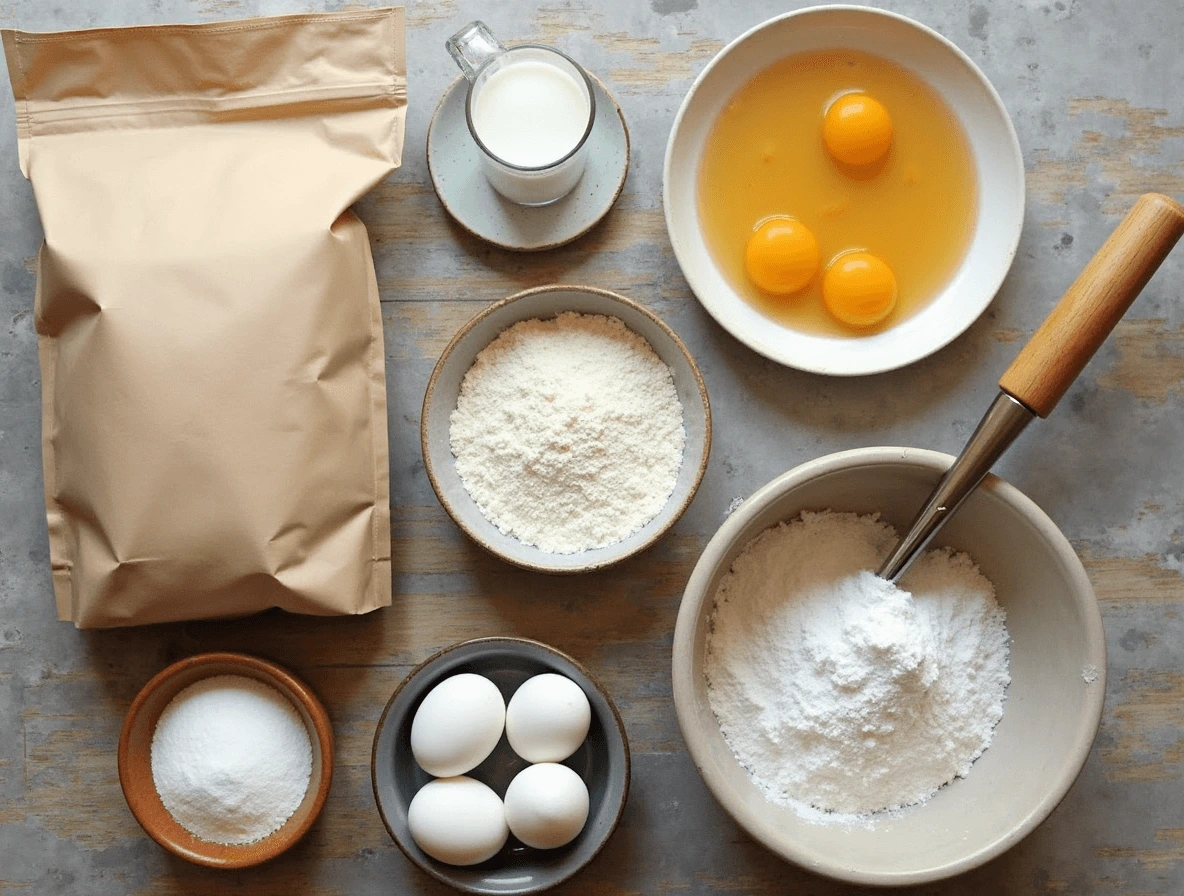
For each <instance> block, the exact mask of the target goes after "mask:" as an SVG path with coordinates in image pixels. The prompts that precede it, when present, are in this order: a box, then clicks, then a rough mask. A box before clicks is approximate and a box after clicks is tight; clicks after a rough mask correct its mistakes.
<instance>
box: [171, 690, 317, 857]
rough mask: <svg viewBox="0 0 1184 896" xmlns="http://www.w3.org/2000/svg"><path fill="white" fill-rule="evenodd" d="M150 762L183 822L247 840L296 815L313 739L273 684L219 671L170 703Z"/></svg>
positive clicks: (207, 836)
mask: <svg viewBox="0 0 1184 896" xmlns="http://www.w3.org/2000/svg"><path fill="white" fill-rule="evenodd" d="M151 763H152V781H153V783H154V784H155V785H156V791H157V793H159V794H160V801H161V802H162V803H164V807H165V808H166V809H168V810H169V814H170V815H172V816H173V818H174V819H176V821H177V823H178V824H180V825H181V827H183V828H185V830H187V831H189V833H191V834H193V835H194V836H195V837H198V838H200V839H202V840H208V841H210V842H212V843H223V844H237V845H242V844H246V843H253V842H255V841H256V840H261V839H262V838H264V837H266V836H267V835H268V834H270V833H272V832H273V831H276V830H278V829H279V828H280V826H281V825H283V823H284V822H285V821H287V820H288V819H289V818H291V817H292V813H293V812H295V811H296V808H297V807H298V806H299V805H300V803H301V801H302V800H303V799H304V794H305V792H306V791H307V790H308V785H309V780H310V778H311V776H312V742H311V741H310V740H309V737H308V729H307V728H306V727H305V725H304V721H303V720H302V719H301V717H300V714H299V713H298V712H297V711H296V708H295V707H294V706H292V704H291V703H290V702H289V701H288V699H287V698H286V697H285V696H284V695H283V694H281V693H280V692H279V691H277V690H276V689H275V688H273V687H271V686H270V685H266V684H263V683H262V682H259V681H256V680H255V679H253V678H247V677H245V676H242V675H216V676H213V677H212V678H206V679H202V680H201V681H199V682H197V683H196V684H191V685H190V686H189V687H187V688H185V689H184V690H183V691H181V692H180V693H179V694H177V696H176V697H174V698H173V699H172V700H171V701H170V702H169V705H168V706H166V707H165V709H164V712H162V713H161V714H160V720H159V721H158V722H157V723H156V729H155V730H154V731H153V734H152V752H151Z"/></svg>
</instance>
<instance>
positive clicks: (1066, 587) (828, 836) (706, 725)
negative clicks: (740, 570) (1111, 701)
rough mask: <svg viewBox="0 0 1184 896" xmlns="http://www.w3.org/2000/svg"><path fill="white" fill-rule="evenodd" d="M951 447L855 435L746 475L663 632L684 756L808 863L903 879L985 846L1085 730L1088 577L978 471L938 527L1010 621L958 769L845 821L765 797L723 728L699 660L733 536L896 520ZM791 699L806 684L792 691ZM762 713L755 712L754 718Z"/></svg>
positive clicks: (1042, 797)
mask: <svg viewBox="0 0 1184 896" xmlns="http://www.w3.org/2000/svg"><path fill="white" fill-rule="evenodd" d="M952 460H953V458H952V457H950V456H949V455H945V454H940V453H938V452H934V451H923V450H919V449H912V448H863V449H857V450H853V451H845V452H840V453H838V454H832V455H828V456H826V457H823V458H820V459H818V460H815V461H811V462H809V463H806V464H803V465H802V466H800V467H797V468H795V469H793V470H791V471H789V472H788V473H785V474H784V475H782V476H780V477H779V478H777V479H775V480H773V481H772V482H770V483H769V484H768V485H766V486H764V487H763V488H761V489H758V490H757V491H756V492H755V493H754V494H753V495H752V496H751V497H750V498H748V500H747V501H745V502H744V503H743V504H742V505H741V506H740V507H739V508H738V509H737V510H736V511H735V512H734V513H733V514H732V515H731V516H730V517H729V518H728V519H727V521H726V522H725V523H724V525H723V526H722V527H720V529H719V531H718V532H717V533H716V534H715V536H714V537H713V538H712V539H711V541H710V543H709V544H708V546H707V548H706V549H705V550H704V552H703V554H702V556H701V557H700V559H699V562H698V563H697V564H696V566H695V569H694V571H693V572H692V574H691V578H690V580H689V581H688V583H687V588H686V591H685V593H684V596H683V600H682V605H681V607H680V609H679V614H678V621H677V624H676V627H675V633H674V651H673V685H674V702H675V708H676V710H677V713H678V720H679V725H680V727H681V729H682V733H683V737H684V739H685V740H686V743H687V748H688V750H689V752H690V754H691V757H692V758H693V760H694V762H695V765H696V767H697V768H698V769H699V772H700V774H701V775H702V776H703V780H704V781H705V782H706V783H707V786H708V787H709V788H710V790H711V792H712V793H713V794H714V796H715V797H716V799H717V800H718V801H719V802H720V804H721V805H722V806H723V807H724V808H725V809H726V810H727V811H728V813H729V814H730V815H731V816H732V818H734V819H735V821H736V822H737V823H738V824H739V825H740V826H741V827H742V828H744V829H745V830H746V831H747V832H748V833H749V834H750V835H751V836H752V837H754V838H755V839H756V840H758V841H759V842H761V843H762V844H764V845H765V846H766V847H768V848H769V849H771V850H772V851H773V852H775V853H776V854H778V855H780V856H781V857H783V858H785V859H787V860H789V861H792V862H795V863H797V864H799V865H801V866H803V867H804V868H807V869H809V870H811V871H814V872H816V873H818V874H823V875H826V876H829V877H833V878H836V879H839V880H844V881H849V882H852V883H857V884H865V885H880V886H904V885H916V884H923V883H928V882H932V881H936V880H941V879H945V878H948V877H952V876H953V875H956V874H960V873H962V872H965V871H968V870H970V869H972V868H975V867H977V866H979V865H981V864H983V863H984V862H987V861H989V860H990V859H992V858H994V857H996V856H998V855H999V854H1001V853H1003V852H1004V851H1005V850H1007V849H1009V848H1010V847H1011V846H1014V845H1015V844H1016V843H1018V842H1019V841H1020V840H1021V839H1022V838H1023V837H1025V836H1026V835H1027V834H1029V833H1030V832H1031V831H1032V830H1033V829H1035V828H1036V826H1037V825H1039V824H1040V823H1041V822H1042V821H1043V820H1044V819H1045V818H1046V817H1047V816H1048V815H1049V814H1050V813H1051V812H1052V811H1053V809H1055V808H1056V806H1057V804H1058V803H1059V802H1060V801H1061V799H1062V798H1063V797H1064V796H1065V794H1066V793H1067V792H1068V790H1069V788H1070V787H1071V786H1072V784H1073V782H1074V780H1075V779H1076V778H1077V775H1078V773H1079V772H1080V771H1081V768H1082V766H1083V765H1084V763H1085V760H1086V757H1087V756H1088V755H1089V751H1090V748H1091V746H1092V744H1093V741H1094V737H1095V735H1096V733H1097V729H1098V723H1099V720H1100V718H1101V711H1102V700H1103V695H1104V693H1105V669H1106V652H1105V641H1104V634H1103V631H1102V622H1101V616H1100V613H1099V611H1098V607H1097V603H1096V601H1095V597H1094V593H1093V590H1092V588H1091V586H1090V583H1089V579H1088V578H1087V577H1086V574H1085V570H1084V569H1083V567H1082V565H1081V562H1080V560H1079V559H1078V558H1077V555H1076V554H1075V553H1074V551H1073V549H1072V547H1071V546H1070V545H1069V543H1068V541H1067V540H1066V539H1065V537H1064V536H1063V535H1062V534H1061V532H1060V531H1059V530H1058V529H1057V527H1056V526H1055V525H1054V524H1053V522H1052V521H1051V520H1050V519H1049V518H1048V517H1047V516H1046V515H1045V514H1044V512H1043V511H1041V510H1040V508H1039V507H1037V506H1036V505H1035V504H1034V503H1033V502H1032V501H1031V500H1030V499H1029V498H1027V497H1025V496H1024V495H1023V494H1022V493H1021V492H1020V491H1018V490H1017V489H1016V488H1014V487H1013V486H1011V485H1009V484H1007V483H1006V482H1004V481H1003V480H1001V479H999V478H997V477H994V476H988V477H987V479H986V480H985V481H984V482H983V484H982V485H981V486H980V487H979V489H978V490H977V491H976V492H975V493H974V494H973V495H971V497H970V498H969V499H968V500H967V502H966V503H965V504H964V505H963V507H962V508H961V509H960V510H959V511H958V513H957V514H956V515H955V516H954V517H953V518H952V519H951V520H950V522H949V523H948V524H947V526H946V527H945V528H944V529H942V531H941V532H940V533H939V535H938V538H937V540H936V546H940V547H949V548H952V549H953V550H955V551H965V552H966V553H967V554H969V555H970V557H971V558H972V559H973V560H974V561H975V562H976V563H977V564H978V567H979V569H980V570H981V572H982V574H983V575H984V576H986V578H987V579H989V580H990V582H991V583H992V584H993V585H994V589H995V598H996V599H997V601H998V603H999V605H1000V606H1002V608H1003V610H1004V611H1005V612H1006V623H1007V628H1008V631H1009V633H1010V678H1011V680H1010V684H1009V685H1008V686H1007V689H1006V692H1005V697H1004V701H1003V711H1002V717H1001V719H1000V720H999V722H998V724H997V725H996V727H995V729H994V734H993V739H992V740H991V742H990V744H989V746H987V748H986V750H985V752H983V753H982V755H981V756H979V757H978V759H976V760H975V761H974V763H973V765H971V766H970V769H969V772H968V773H967V774H966V776H965V777H955V778H954V779H953V780H952V781H951V782H950V783H948V784H946V785H945V786H943V787H941V788H940V789H939V790H937V792H936V793H935V794H934V795H933V796H932V797H931V798H930V799H928V801H926V802H922V803H920V804H918V805H913V806H910V807H908V808H905V809H903V810H899V811H897V812H892V813H876V814H872V815H870V816H869V817H867V818H864V819H862V820H861V822H860V823H857V824H835V823H833V822H830V823H828V822H827V820H826V819H825V818H820V817H818V813H815V814H814V815H811V814H810V813H808V812H800V811H795V810H794V809H792V808H789V807H788V806H786V805H783V804H780V803H776V802H774V801H771V800H770V799H769V798H766V796H765V794H764V792H762V790H761V789H759V788H758V786H757V784H756V783H755V782H754V780H753V777H751V776H750V775H749V773H748V772H747V771H746V770H745V768H744V767H743V766H742V765H741V764H740V762H739V761H738V760H737V758H736V756H735V755H734V753H733V750H732V748H731V747H730V746H729V744H728V742H727V741H726V740H725V739H724V735H723V733H722V732H721V722H720V718H719V716H717V714H716V712H715V711H714V710H713V707H712V702H711V700H712V697H711V695H710V694H709V691H708V680H707V675H706V673H705V667H706V665H707V652H708V644H709V629H711V627H712V616H713V613H714V612H715V610H716V596H717V591H718V588H719V585H720V583H721V581H722V580H724V579H725V576H727V575H729V570H731V569H732V568H733V564H734V562H735V561H736V559H737V557H738V556H740V554H741V552H742V551H743V550H744V549H745V547H746V546H747V545H749V544H750V543H751V542H752V541H753V539H755V538H756V537H757V536H758V535H760V534H761V533H762V532H765V531H766V530H769V529H770V527H773V526H776V525H777V524H778V523H781V522H785V521H790V520H794V519H795V518H797V517H799V516H800V515H801V514H802V512H803V511H824V510H833V511H837V512H849V513H857V514H871V513H877V512H878V513H879V514H880V516H881V518H882V519H883V520H885V521H886V522H888V523H890V524H891V525H892V526H894V527H895V528H896V530H897V531H898V532H900V531H903V530H904V529H905V528H907V526H908V524H909V522H910V520H911V518H912V516H913V515H914V514H915V513H916V511H917V509H918V508H919V507H920V506H921V504H922V503H923V502H924V500H925V498H926V497H928V495H929V493H930V492H931V491H932V489H933V487H934V486H935V485H936V483H937V481H938V479H939V478H940V477H941V475H942V473H943V472H944V471H945V470H946V469H947V468H948V466H949V464H950V463H951V462H952ZM733 581H734V579H733ZM905 582H906V583H907V579H906V580H905ZM713 662H714V660H713ZM715 697H716V699H717V700H718V699H719V693H718V690H717V691H716V695H715ZM802 699H803V701H807V702H808V701H809V700H810V699H813V698H812V697H811V696H810V695H808V694H805V693H803V697H802ZM728 712H730V710H726V711H725V714H727V713H728ZM766 721H767V720H766V719H761V720H757V719H755V718H754V720H753V727H754V729H755V728H756V727H757V726H758V725H763V724H764V723H765V722H766ZM889 740H890V738H889Z"/></svg>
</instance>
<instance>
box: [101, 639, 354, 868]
mask: <svg viewBox="0 0 1184 896" xmlns="http://www.w3.org/2000/svg"><path fill="white" fill-rule="evenodd" d="M223 676H235V677H238V678H246V679H250V680H251V681H252V682H258V683H260V684H262V685H266V686H268V687H269V688H273V689H274V691H275V692H277V695H278V697H279V698H280V699H286V700H287V702H288V703H290V704H291V708H292V709H293V710H295V712H296V714H297V716H298V717H299V720H300V722H302V723H303V726H304V729H305V731H306V732H307V734H308V746H309V747H310V748H311V754H312V756H311V758H312V763H311V774H310V775H309V780H308V786H307V789H306V790H305V792H304V796H303V798H302V799H300V801H299V803H298V804H297V805H296V807H295V810H294V811H293V812H292V813H291V815H290V816H289V817H288V819H287V821H285V822H284V823H283V824H282V825H281V826H280V827H279V829H278V830H276V831H274V832H273V833H271V834H268V835H267V836H264V837H263V838H262V839H259V840H256V841H255V842H252V843H245V844H240V845H235V844H224V843H215V842H210V841H209V840H205V839H201V838H199V837H196V836H194V835H193V834H192V833H190V832H189V831H188V830H186V829H185V828H184V827H182V826H181V824H179V823H178V821H177V820H176V819H175V818H174V817H173V816H172V815H171V814H170V813H169V810H168V809H166V808H165V805H164V803H163V802H162V800H161V796H160V793H159V792H158V790H157V785H156V783H155V782H154V780H153V772H152V768H153V766H152V743H153V735H154V733H155V731H156V728H157V725H158V723H159V722H160V719H161V715H162V713H164V712H165V710H166V708H168V707H169V705H170V703H171V702H172V701H173V698H175V697H177V695H178V694H181V693H182V692H183V691H185V690H186V689H187V688H190V687H191V686H193V685H198V684H200V683H202V682H205V681H207V680H209V679H213V678H221V677H223ZM306 768H307V766H306ZM332 779H333V728H332V725H331V723H330V721H329V715H328V713H326V712H325V708H324V706H323V705H322V704H321V701H320V700H319V699H318V698H317V696H316V694H314V693H313V692H312V690H311V689H310V688H309V687H308V685H306V684H305V683H304V682H302V681H300V679H298V678H296V676H294V675H293V674H292V673H291V672H288V671H287V670H286V669H284V668H282V667H281V666H278V665H276V664H275V663H272V662H269V661H267V660H264V659H260V658H259V657H255V656H249V655H247V654H242V653H202V654H197V655H195V656H191V657H188V658H186V659H183V660H180V661H178V662H176V663H173V664H172V665H171V666H169V667H167V668H166V669H164V670H162V671H161V672H159V673H158V674H157V675H156V676H155V677H153V678H152V680H151V681H149V682H148V683H147V684H146V685H144V687H143V688H142V689H141V690H140V693H139V694H138V695H137V696H136V699H135V700H134V701H132V705H131V708H130V709H129V710H128V713H127V717H126V718H125V720H124V723H123V731H122V733H121V735H120V738H119V783H120V786H121V787H122V788H123V795H124V798H125V799H126V800H127V804H128V808H129V809H131V811H132V815H134V816H135V818H136V821H138V822H139V823H140V826H141V827H142V828H143V829H144V831H145V832H146V833H147V834H148V836H150V837H151V838H152V839H153V840H155V841H156V842H157V843H158V844H160V845H161V846H162V847H163V848H164V849H167V850H168V851H169V852H171V853H173V855H176V856H180V857H181V858H183V859H186V860H188V861H190V862H194V863H195V864H198V865H206V866H209V867H211V868H225V869H228V870H230V869H236V868H247V867H250V866H252V865H258V864H260V863H262V862H266V861H268V860H269V859H273V858H275V857H276V856H278V855H279V854H280V853H282V852H284V851H285V850H287V849H288V848H290V847H291V846H293V845H294V844H295V843H296V842H297V841H298V840H300V838H301V837H303V836H304V835H305V834H306V833H308V830H309V828H311V827H312V825H313V822H315V821H316V819H317V816H318V815H319V814H320V812H321V809H322V807H323V806H324V805H325V799H326V797H327V796H328V795H329V785H330V783H331V781H332ZM293 802H295V799H293Z"/></svg>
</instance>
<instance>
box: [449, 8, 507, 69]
mask: <svg viewBox="0 0 1184 896" xmlns="http://www.w3.org/2000/svg"><path fill="white" fill-rule="evenodd" d="M444 46H446V47H447V48H448V54H449V55H450V56H451V57H452V61H453V62H455V63H456V64H457V65H458V66H460V70H461V71H462V72H464V76H465V77H466V78H468V80H469V81H472V80H473V78H475V77H476V76H477V70H478V69H479V68H481V66H483V65H484V64H485V63H486V62H488V61H489V60H490V59H493V58H494V57H496V56H500V55H501V54H502V53H504V52H506V48H505V47H504V46H503V45H502V42H501V41H500V40H498V39H497V38H496V37H494V36H493V32H492V31H490V30H489V26H488V25H486V24H485V23H484V22H479V21H478V22H469V24H467V25H465V27H464V28H462V29H460V31H458V32H456V34H454V35H452V37H450V38H448V40H446V41H444Z"/></svg>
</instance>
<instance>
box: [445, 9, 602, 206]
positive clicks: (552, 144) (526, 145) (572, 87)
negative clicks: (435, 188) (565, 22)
mask: <svg viewBox="0 0 1184 896" xmlns="http://www.w3.org/2000/svg"><path fill="white" fill-rule="evenodd" d="M445 46H446V47H447V48H448V52H449V54H450V55H451V56H452V58H453V60H454V61H455V62H456V64H457V65H458V66H459V67H460V70H461V71H462V72H463V73H464V76H465V78H466V79H467V80H468V82H469V87H468V96H467V98H466V100H465V119H466V120H467V122H468V125H469V133H470V134H472V136H473V142H475V143H476V144H477V147H478V149H480V150H481V161H482V168H483V170H484V171H485V176H486V178H487V179H488V180H489V183H490V185H491V186H492V187H493V188H494V189H495V190H497V192H499V193H500V194H501V195H503V196H505V197H506V198H507V199H509V200H511V201H512V202H517V203H519V204H520V205H548V204H549V203H552V202H555V201H556V200H557V199H561V198H563V197H564V196H566V195H567V194H568V193H569V192H571V190H572V188H573V187H574V186H575V185H576V183H577V182H578V181H579V179H580V177H581V176H582V175H583V173H584V167H585V164H586V163H587V157H588V137H589V135H591V133H592V125H593V122H594V121H595V120H596V97H595V95H594V93H593V90H592V81H591V79H590V78H589V77H588V74H587V72H585V71H584V70H583V69H582V68H581V67H580V66H579V64H578V63H576V62H575V61H574V60H572V59H571V58H570V57H568V56H567V55H566V54H564V53H561V52H560V51H559V50H556V49H555V48H554V47H546V46H542V45H539V44H520V45H518V46H514V47H506V46H504V45H503V44H502V43H501V42H500V41H499V40H498V39H497V38H496V37H494V36H493V33H492V32H491V31H490V30H489V28H488V27H487V26H486V25H485V24H484V23H483V22H470V23H469V24H468V25H466V26H465V27H464V28H462V29H461V30H460V31H458V32H457V33H456V34H454V35H453V36H452V37H450V38H449V39H448V40H447V41H446V42H445Z"/></svg>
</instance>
